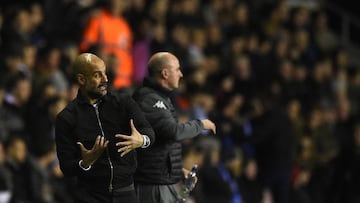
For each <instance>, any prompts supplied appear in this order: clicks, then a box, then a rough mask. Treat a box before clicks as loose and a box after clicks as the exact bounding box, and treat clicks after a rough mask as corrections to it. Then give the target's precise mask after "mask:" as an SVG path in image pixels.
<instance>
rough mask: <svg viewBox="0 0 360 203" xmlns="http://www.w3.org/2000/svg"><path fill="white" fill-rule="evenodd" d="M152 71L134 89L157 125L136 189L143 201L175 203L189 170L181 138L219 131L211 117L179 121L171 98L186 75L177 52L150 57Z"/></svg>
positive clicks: (143, 157) (144, 153) (140, 166)
mask: <svg viewBox="0 0 360 203" xmlns="http://www.w3.org/2000/svg"><path fill="white" fill-rule="evenodd" d="M148 72H149V77H147V78H145V79H144V82H143V86H142V87H141V88H139V89H137V90H136V91H135V92H134V95H133V98H134V99H135V101H136V102H137V103H138V104H139V106H140V108H141V109H142V111H143V112H144V114H145V117H146V119H147V120H148V121H149V122H150V124H151V126H152V127H153V129H154V131H155V136H156V143H154V145H153V146H152V147H151V148H148V149H146V150H144V151H141V152H139V153H138V169H137V173H136V176H135V181H136V184H137V188H136V189H137V193H138V197H139V201H140V203H159V202H164V203H172V202H176V201H177V198H178V189H177V185H176V184H178V183H179V182H180V180H181V178H182V176H183V171H186V170H185V169H182V164H181V143H180V141H181V140H184V139H187V138H193V137H195V136H197V135H199V134H200V133H201V131H202V130H204V129H205V130H211V131H212V132H213V133H215V131H216V127H215V124H214V123H213V122H212V121H210V120H208V119H204V120H191V121H188V122H186V123H179V122H178V120H177V115H176V112H175V108H174V106H173V104H172V103H171V99H170V98H171V94H172V92H173V90H175V89H177V88H178V86H179V80H180V78H181V77H182V76H183V75H182V73H181V70H180V64H179V61H178V59H177V58H176V57H175V56H174V55H172V54H170V53H168V52H159V53H156V54H154V55H153V56H152V57H151V58H150V60H149V63H148ZM185 176H186V174H185Z"/></svg>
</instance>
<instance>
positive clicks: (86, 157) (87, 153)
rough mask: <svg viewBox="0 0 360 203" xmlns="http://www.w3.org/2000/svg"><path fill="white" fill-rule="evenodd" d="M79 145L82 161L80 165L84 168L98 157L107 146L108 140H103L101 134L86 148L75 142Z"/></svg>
mask: <svg viewBox="0 0 360 203" xmlns="http://www.w3.org/2000/svg"><path fill="white" fill-rule="evenodd" d="M77 144H78V145H79V146H80V150H81V156H82V163H81V165H82V166H83V167H85V168H87V167H89V166H91V165H92V164H93V163H95V161H96V160H97V159H98V158H99V157H100V155H101V154H102V152H103V151H104V150H105V148H106V147H107V146H108V144H109V141H108V140H105V138H104V137H103V136H100V135H99V136H97V137H96V140H95V143H94V145H93V147H92V148H91V149H90V150H88V149H86V148H85V147H84V145H83V144H82V143H81V142H77Z"/></svg>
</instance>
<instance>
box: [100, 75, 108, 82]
mask: <svg viewBox="0 0 360 203" xmlns="http://www.w3.org/2000/svg"><path fill="white" fill-rule="evenodd" d="M101 81H102V82H108V78H107V75H106V74H103V75H102V77H101Z"/></svg>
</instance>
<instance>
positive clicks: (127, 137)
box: [115, 134, 132, 140]
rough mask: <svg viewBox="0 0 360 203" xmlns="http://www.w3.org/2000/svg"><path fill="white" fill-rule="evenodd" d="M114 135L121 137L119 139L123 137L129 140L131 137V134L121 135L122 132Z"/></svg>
mask: <svg viewBox="0 0 360 203" xmlns="http://www.w3.org/2000/svg"><path fill="white" fill-rule="evenodd" d="M115 137H117V138H121V139H123V140H131V139H132V138H131V136H129V135H123V134H116V135H115Z"/></svg>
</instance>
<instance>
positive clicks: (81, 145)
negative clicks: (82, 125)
mask: <svg viewBox="0 0 360 203" xmlns="http://www.w3.org/2000/svg"><path fill="white" fill-rule="evenodd" d="M76 144H78V145H79V147H80V150H81V151H86V148H85V147H84V145H83V144H82V143H81V142H77V143H76Z"/></svg>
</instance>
